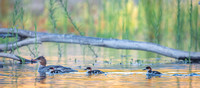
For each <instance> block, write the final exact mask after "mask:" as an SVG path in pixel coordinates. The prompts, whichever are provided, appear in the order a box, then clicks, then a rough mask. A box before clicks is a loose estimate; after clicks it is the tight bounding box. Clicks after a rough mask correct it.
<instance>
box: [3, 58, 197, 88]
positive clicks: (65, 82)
mask: <svg viewBox="0 0 200 88" xmlns="http://www.w3.org/2000/svg"><path fill="white" fill-rule="evenodd" d="M47 61H48V65H50V64H60V65H63V66H68V67H72V68H73V69H76V70H78V71H79V72H76V73H67V74H56V75H53V76H49V75H47V76H46V78H44V77H40V76H39V74H38V72H37V68H38V64H22V65H21V64H17V63H13V64H5V65H4V67H3V68H0V87H1V88H22V87H24V88H46V87H47V88H94V87H96V88H166V87H168V88H199V87H200V83H199V82H200V76H172V75H173V74H189V73H197V74H200V65H199V64H193V65H191V66H190V65H188V64H167V63H165V64H154V65H151V66H152V67H153V68H154V70H157V71H160V72H162V73H163V74H164V75H163V76H162V77H160V78H152V79H146V75H145V73H146V72H145V71H143V70H142V68H144V67H145V65H139V64H135V63H132V64H129V65H122V64H117V63H116V64H114V63H113V64H109V63H107V62H105V61H103V60H102V61H99V60H98V61H96V63H95V64H87V63H86V62H88V63H89V62H90V60H88V61H86V62H85V63H84V62H83V61H81V60H79V59H77V58H74V59H68V61H67V62H66V61H65V60H64V58H61V59H60V61H59V62H58V60H57V59H56V60H54V59H51V58H47ZM86 66H91V67H93V68H94V69H100V70H102V71H105V72H107V73H106V75H105V74H101V75H93V76H86V73H85V71H84V70H83V69H84V68H85V67H86ZM190 68H192V69H190ZM189 69H190V70H189Z"/></svg>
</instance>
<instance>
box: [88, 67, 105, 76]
mask: <svg viewBox="0 0 200 88" xmlns="http://www.w3.org/2000/svg"><path fill="white" fill-rule="evenodd" d="M84 70H87V74H88V75H92V74H95V75H96V74H103V73H105V72H103V71H100V70H92V68H91V67H87V68H86V69H84Z"/></svg>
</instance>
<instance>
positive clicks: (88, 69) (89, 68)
mask: <svg viewBox="0 0 200 88" xmlns="http://www.w3.org/2000/svg"><path fill="white" fill-rule="evenodd" d="M84 70H87V71H92V68H91V67H87V68H86V69H84Z"/></svg>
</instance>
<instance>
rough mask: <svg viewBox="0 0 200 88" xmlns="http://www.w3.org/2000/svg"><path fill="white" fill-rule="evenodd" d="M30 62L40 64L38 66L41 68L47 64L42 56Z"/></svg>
mask: <svg viewBox="0 0 200 88" xmlns="http://www.w3.org/2000/svg"><path fill="white" fill-rule="evenodd" d="M32 61H37V62H40V65H42V66H46V64H47V61H46V59H45V57H44V56H39V57H38V58H36V59H34V60H32Z"/></svg>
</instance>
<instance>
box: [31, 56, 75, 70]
mask: <svg viewBox="0 0 200 88" xmlns="http://www.w3.org/2000/svg"><path fill="white" fill-rule="evenodd" d="M33 61H38V62H40V66H39V68H38V72H39V73H46V72H47V73H48V72H52V73H54V72H57V73H69V72H78V71H77V70H73V69H72V68H69V67H63V66H60V65H49V66H46V64H47V61H46V59H45V58H44V57H43V56H39V57H38V58H36V59H34V60H33Z"/></svg>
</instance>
